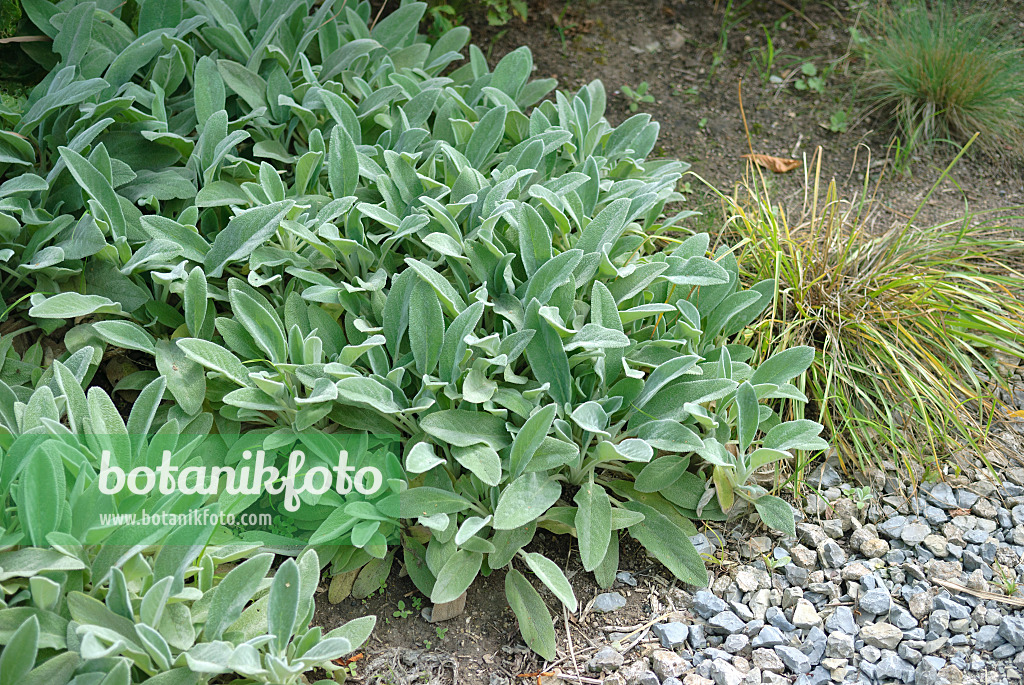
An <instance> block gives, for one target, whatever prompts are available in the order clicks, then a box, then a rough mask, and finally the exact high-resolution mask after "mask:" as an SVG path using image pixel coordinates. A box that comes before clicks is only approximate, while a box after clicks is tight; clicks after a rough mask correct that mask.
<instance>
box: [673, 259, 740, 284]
mask: <svg viewBox="0 0 1024 685" xmlns="http://www.w3.org/2000/svg"><path fill="white" fill-rule="evenodd" d="M667 261H668V265H669V268H668V269H667V270H666V271H665V272H664V273H663V274H662V275H661V277H662V278H664V279H665V280H666V281H668V282H669V283H673V284H675V285H679V286H708V285H721V284H722V283H728V282H729V273H728V272H727V271H726V270H725V269H723V268H722V267H721V266H719V265H718V263H717V262H714V261H712V260H710V259H708V258H707V257H704V256H700V257H690V258H688V259H682V258H680V257H675V256H670V257H668V260H667Z"/></svg>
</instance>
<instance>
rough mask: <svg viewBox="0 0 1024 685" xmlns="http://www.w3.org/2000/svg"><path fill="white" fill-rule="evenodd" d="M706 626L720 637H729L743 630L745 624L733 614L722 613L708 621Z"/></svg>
mask: <svg viewBox="0 0 1024 685" xmlns="http://www.w3.org/2000/svg"><path fill="white" fill-rule="evenodd" d="M708 625H709V626H711V627H712V628H715V629H716V630H717V632H718V633H720V634H722V635H729V634H731V633H738V632H740V631H741V630H743V627H744V625H745V624H744V623H743V621H741V620H740V619H739V617H738V616H737V615H736V614H734V613H733V612H731V611H723V612H721V613H719V614H715V615H714V616H712V617H711V618H710V619H708Z"/></svg>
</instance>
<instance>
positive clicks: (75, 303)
mask: <svg viewBox="0 0 1024 685" xmlns="http://www.w3.org/2000/svg"><path fill="white" fill-rule="evenodd" d="M29 301H30V302H31V303H32V308H31V309H29V310H28V315H29V316H34V317H36V318H38V319H74V318H77V317H80V316H88V315H89V314H118V315H120V314H124V312H123V311H122V310H121V305H120V304H119V303H117V302H114V301H112V300H110V299H109V298H106V297H103V296H101V295H82V294H80V293H74V292H66V293H60V294H57V295H53V296H52V297H46V296H45V295H42V294H39V293H36V294H34V295H32V297H31V298H30V300H29Z"/></svg>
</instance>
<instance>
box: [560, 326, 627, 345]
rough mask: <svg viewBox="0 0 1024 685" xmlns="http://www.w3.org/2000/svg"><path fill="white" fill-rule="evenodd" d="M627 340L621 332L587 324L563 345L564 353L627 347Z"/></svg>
mask: <svg viewBox="0 0 1024 685" xmlns="http://www.w3.org/2000/svg"><path fill="white" fill-rule="evenodd" d="M629 344H630V341H629V338H627V337H626V336H625V334H623V333H622V332H621V331H617V330H614V329H611V328H605V327H604V326H599V325H597V324H594V323H588V324H586V325H584V326H583V328H582V329H580V331H579V333H576V334H575V335H573V336H572V337H571V338H569V340H568V341H566V344H565V351H566V352H572V351H573V350H576V349H580V348H582V349H584V350H597V349H606V348H623V347H629Z"/></svg>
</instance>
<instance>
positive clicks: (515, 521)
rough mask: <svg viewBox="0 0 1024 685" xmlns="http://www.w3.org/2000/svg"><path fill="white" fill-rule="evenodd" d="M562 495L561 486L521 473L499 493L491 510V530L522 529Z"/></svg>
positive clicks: (540, 477) (542, 475)
mask: <svg viewBox="0 0 1024 685" xmlns="http://www.w3.org/2000/svg"><path fill="white" fill-rule="evenodd" d="M561 494H562V486H561V485H560V484H559V483H558V481H555V480H551V479H550V478H548V477H547V476H545V475H544V474H539V473H524V474H523V475H521V476H519V478H516V479H515V480H514V481H512V482H511V483H509V485H507V486H506V487H505V489H504V490H502V493H501V497H500V498H499V499H498V506H497V507H496V508H495V510H494V520H493V521H492V526H493V527H494V529H495V530H509V529H512V528H518V527H520V526H525V525H526V524H528V523H530V522H531V521H534V520H536V519H537V518H539V517H540V516H541V515H542V514H543V513H544V512H545V511H547V510H548V509H550V508H551V507H552V506H553V505H554V504H555V502H557V501H558V498H559V497H560V496H561Z"/></svg>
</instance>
